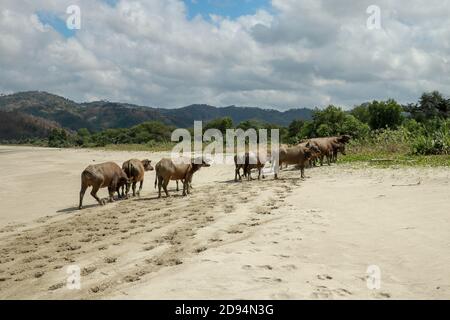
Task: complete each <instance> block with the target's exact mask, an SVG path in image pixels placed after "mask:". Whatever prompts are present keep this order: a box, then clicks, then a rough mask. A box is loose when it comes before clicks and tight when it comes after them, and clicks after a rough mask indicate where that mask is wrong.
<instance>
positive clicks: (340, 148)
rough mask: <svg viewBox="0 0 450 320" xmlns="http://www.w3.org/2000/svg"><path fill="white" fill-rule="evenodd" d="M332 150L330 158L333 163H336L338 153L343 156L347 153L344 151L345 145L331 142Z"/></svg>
mask: <svg viewBox="0 0 450 320" xmlns="http://www.w3.org/2000/svg"><path fill="white" fill-rule="evenodd" d="M332 148H333V156H332V161H333V162H337V160H338V154H339V153H342V154H343V155H344V156H346V155H347V153H346V151H345V143H341V142H333V143H332Z"/></svg>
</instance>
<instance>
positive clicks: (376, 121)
mask: <svg viewBox="0 0 450 320" xmlns="http://www.w3.org/2000/svg"><path fill="white" fill-rule="evenodd" d="M368 111H369V125H370V127H371V128H372V129H373V130H376V129H386V128H390V129H396V128H397V127H398V126H400V125H401V124H402V121H403V115H402V112H403V108H402V107H401V106H400V105H399V104H398V103H397V102H396V101H395V100H393V99H389V100H387V101H380V102H379V101H373V102H372V103H371V104H369V108H368Z"/></svg>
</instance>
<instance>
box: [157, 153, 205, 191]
mask: <svg viewBox="0 0 450 320" xmlns="http://www.w3.org/2000/svg"><path fill="white" fill-rule="evenodd" d="M209 166H210V165H209V164H208V163H206V162H205V161H204V160H203V159H200V160H199V159H197V160H195V159H192V160H191V161H190V162H181V163H174V162H173V161H172V160H171V159H167V158H166V159H162V160H161V161H160V162H158V164H157V165H156V166H155V170H156V177H155V188H156V186H157V185H158V197H159V198H161V189H164V192H165V193H166V196H167V197H170V195H169V192H168V191H167V185H168V184H169V182H170V181H171V180H172V181H173V180H181V181H182V182H183V196H186V195H188V194H190V183H191V182H192V177H193V175H194V173H195V172H197V171H198V170H200V168H202V167H209Z"/></svg>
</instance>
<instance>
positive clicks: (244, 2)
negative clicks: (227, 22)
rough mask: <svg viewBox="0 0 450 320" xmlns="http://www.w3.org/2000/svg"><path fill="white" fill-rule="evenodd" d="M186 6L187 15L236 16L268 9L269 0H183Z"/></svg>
mask: <svg viewBox="0 0 450 320" xmlns="http://www.w3.org/2000/svg"><path fill="white" fill-rule="evenodd" d="M184 2H185V3H186V5H187V6H188V9H189V12H188V17H189V18H193V17H195V16H196V15H201V16H203V17H204V18H208V16H209V15H210V14H215V15H220V16H224V17H230V18H232V19H234V18H238V17H240V16H243V15H247V14H254V13H255V12H256V11H257V10H258V9H261V8H266V9H269V8H270V6H271V4H270V3H271V1H270V0H184Z"/></svg>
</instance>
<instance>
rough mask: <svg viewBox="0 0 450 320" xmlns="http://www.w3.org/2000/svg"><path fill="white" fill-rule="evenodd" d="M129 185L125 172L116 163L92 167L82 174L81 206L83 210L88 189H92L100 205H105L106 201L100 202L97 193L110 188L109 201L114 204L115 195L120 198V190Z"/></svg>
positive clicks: (92, 193) (93, 195)
mask: <svg viewBox="0 0 450 320" xmlns="http://www.w3.org/2000/svg"><path fill="white" fill-rule="evenodd" d="M127 183H128V178H127V175H126V174H125V172H123V170H122V169H121V168H120V167H119V166H118V165H117V164H115V163H114V162H107V163H102V164H96V165H91V166H89V167H87V168H86V169H85V170H84V171H83V173H82V174H81V191H80V205H79V208H80V209H82V208H83V197H84V194H85V192H86V190H87V188H89V187H92V191H91V195H92V197H94V198H95V200H97V202H98V203H99V204H100V205H104V204H105V202H104V200H100V198H99V197H98V196H97V192H98V190H99V189H101V188H108V192H109V201H110V202H114V193H115V192H117V193H118V194H119V197H120V193H119V189H120V188H121V187H122V186H124V185H126V184H127Z"/></svg>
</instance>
